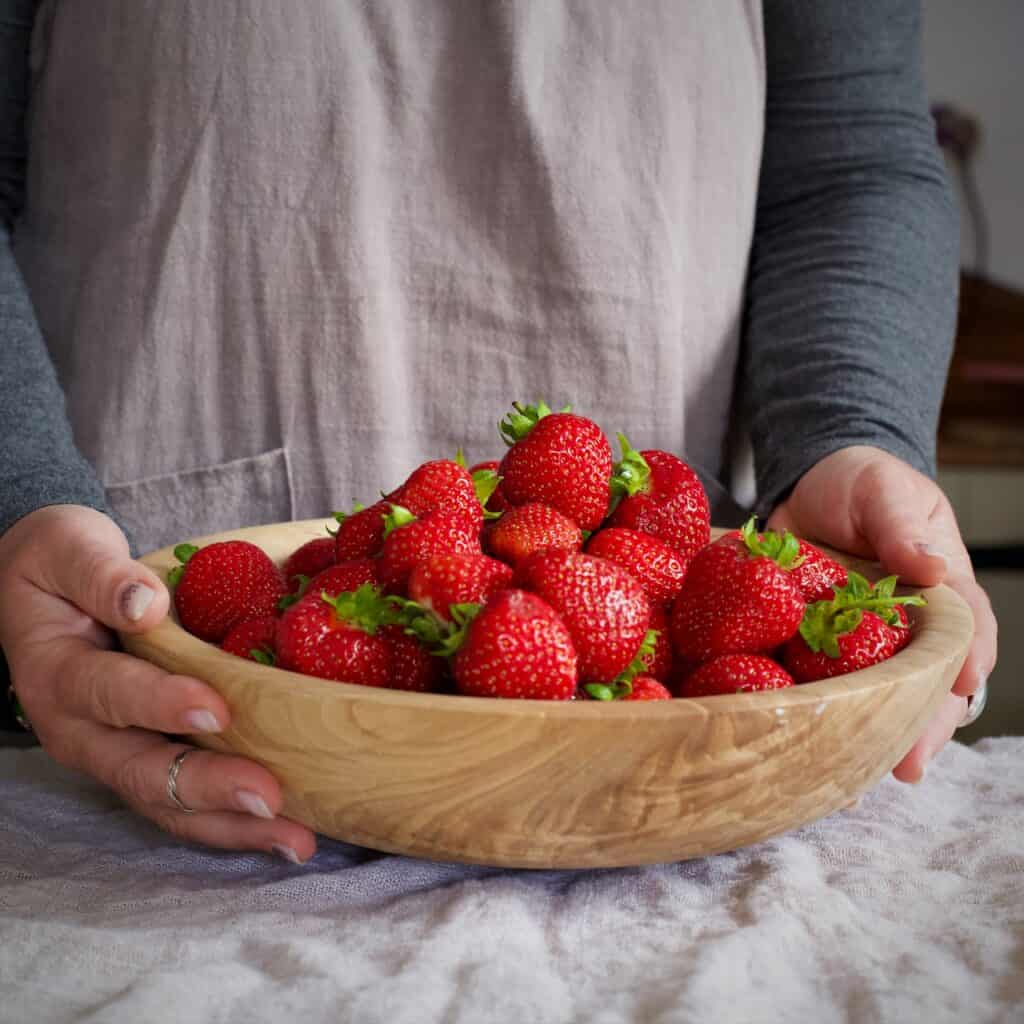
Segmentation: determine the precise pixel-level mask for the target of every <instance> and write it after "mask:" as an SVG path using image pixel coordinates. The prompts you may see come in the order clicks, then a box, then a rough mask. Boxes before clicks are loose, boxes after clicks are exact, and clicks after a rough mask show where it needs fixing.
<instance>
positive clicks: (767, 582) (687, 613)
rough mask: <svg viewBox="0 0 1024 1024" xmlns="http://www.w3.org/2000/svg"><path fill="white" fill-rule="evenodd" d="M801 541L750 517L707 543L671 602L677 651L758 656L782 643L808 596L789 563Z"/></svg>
mask: <svg viewBox="0 0 1024 1024" xmlns="http://www.w3.org/2000/svg"><path fill="white" fill-rule="evenodd" d="M798 550H799V543H798V541H797V539H796V538H795V537H794V536H793V535H792V534H791V533H789V532H788V531H787V532H786V533H784V534H781V535H780V534H778V533H775V532H774V531H772V530H766V531H765V532H764V534H763V535H760V536H759V535H758V533H757V532H756V520H754V519H753V518H751V519H749V520H748V521H747V522H746V524H745V525H744V526H743V528H742V529H740V530H733V531H732V532H730V533H727V534H725V535H724V536H722V537H720V538H719V539H718V540H717V541H715V542H714V543H713V544H709V545H708V546H707V547H705V548H702V549H701V550H700V551H699V552H698V553H697V554H696V555H695V556H694V557H693V561H692V562H690V567H689V568H688V569H687V572H686V579H685V580H684V581H683V587H682V590H680V591H679V595H678V596H677V597H676V600H675V603H674V604H673V606H672V620H671V629H672V643H673V645H674V647H675V650H676V653H677V654H679V655H681V656H682V657H684V658H691V659H693V660H695V661H707V660H708V659H709V658H713V657H715V656H716V655H719V654H758V653H762V652H764V651H769V650H771V649H772V648H773V647H777V646H779V644H782V643H785V641H786V640H788V639H789V638H790V637H791V636H792V635H793V634H794V633H795V632H796V631H797V628H798V627H799V625H800V620H801V618H802V617H803V614H804V608H805V602H804V599H803V596H802V595H801V593H800V588H799V587H798V586H797V585H796V583H795V582H794V581H793V579H792V578H791V577H790V575H789V573H788V572H787V571H786V569H787V568H788V567H789V566H790V565H792V563H793V561H794V560H795V559H796V557H797V552H798Z"/></svg>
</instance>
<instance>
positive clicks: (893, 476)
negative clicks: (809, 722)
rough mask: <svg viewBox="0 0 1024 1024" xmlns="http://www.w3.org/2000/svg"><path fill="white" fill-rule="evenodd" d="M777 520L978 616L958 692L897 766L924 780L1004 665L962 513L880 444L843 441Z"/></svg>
mask: <svg viewBox="0 0 1024 1024" xmlns="http://www.w3.org/2000/svg"><path fill="white" fill-rule="evenodd" d="M768 526H769V527H772V528H773V529H776V530H782V529H787V530H791V531H792V532H793V533H795V534H796V535H797V536H798V537H803V538H805V539H806V540H809V541H812V542H814V541H818V542H820V543H822V544H826V545H829V546H830V547H833V548H837V549H839V550H840V551H847V552H849V553H850V554H853V555H858V556H860V557H861V558H870V559H877V560H878V561H879V562H881V564H882V568H883V569H884V571H885V572H887V573H895V574H897V575H898V576H899V577H900V582H901V583H906V584H910V585H911V586H921V587H931V586H935V585H936V584H938V583H946V584H947V585H948V586H950V587H952V588H953V589H954V590H956V591H957V593H959V594H960V596H961V597H962V598H963V599H964V600H965V601H966V602H967V603H968V605H970V608H971V611H972V612H973V613H974V641H973V643H972V644H971V648H970V651H969V652H968V654H967V660H966V661H965V662H964V666H963V668H962V669H961V670H960V674H959V676H957V679H956V682H955V683H954V684H953V689H952V692H951V693H950V695H949V697H948V698H947V699H946V701H945V703H944V704H943V705H942V707H941V708H940V710H939V711H938V713H937V714H936V715H935V717H934V718H933V719H932V720H931V722H929V723H928V726H927V728H926V729H925V731H924V733H923V735H921V736H920V737H919V739H918V740H917V742H916V743H915V744H914V746H913V747H912V748H911V750H910V752H909V753H908V754H907V755H906V757H904V758H903V760H902V761H900V763H899V764H898V765H896V767H895V768H894V769H893V775H895V776H896V778H897V779H899V780H900V781H902V782H918V781H920V779H921V778H922V776H923V775H924V771H925V767H926V765H927V764H928V761H929V760H930V759H931V758H932V757H934V756H935V754H936V753H938V751H939V750H941V749H942V747H943V746H944V745H945V744H946V742H947V740H949V739H950V738H951V737H952V735H953V732H954V731H955V730H956V728H957V726H958V725H959V724H960V722H961V721H962V720H963V717H964V712H965V710H966V706H967V700H966V698H967V697H968V696H969V695H970V694H972V693H974V692H975V691H976V690H977V689H978V688H979V686H981V684H982V683H983V682H984V680H985V679H986V678H987V677H988V675H989V673H990V672H991V671H992V668H993V666H994V665H995V662H996V620H995V616H994V615H993V614H992V606H991V604H990V603H989V600H988V596H987V595H986V594H985V591H984V590H982V589H981V587H979V586H978V583H977V581H976V580H975V578H974V569H973V568H972V566H971V560H970V558H969V556H968V554H967V550H966V548H965V547H964V543H963V540H962V539H961V538H960V530H959V527H958V526H957V523H956V516H955V515H954V514H953V509H952V508H951V507H950V504H949V501H948V500H947V498H946V496H945V495H944V494H943V493H942V491H941V490H940V489H939V487H938V486H937V485H936V484H935V482H934V481H932V480H930V479H928V477H926V476H924V475H922V474H921V473H919V472H918V471H917V470H916V469H913V468H912V467H911V466H909V465H908V464H907V463H905V462H903V461H902V460H901V459H898V458H896V457H895V456H893V455H890V454H888V453H887V452H884V451H881V450H880V449H878V448H871V447H866V446H857V447H851V448H843V449H840V450H839V451H836V452H833V453H832V454H831V455H829V456H827V457H826V458H824V459H822V460H821V461H820V462H819V463H817V464H816V465H815V466H813V467H812V468H811V469H810V470H808V472H807V473H805V474H804V475H803V476H802V477H801V478H800V481H799V482H798V483H797V485H796V487H795V488H794V489H793V491H792V493H791V494H790V496H789V498H787V499H786V500H785V501H784V502H782V503H781V504H780V505H779V507H778V508H777V509H776V510H775V511H774V512H773V513H772V515H771V517H770V518H769V520H768Z"/></svg>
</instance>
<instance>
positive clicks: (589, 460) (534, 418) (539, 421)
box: [498, 402, 612, 530]
mask: <svg viewBox="0 0 1024 1024" xmlns="http://www.w3.org/2000/svg"><path fill="white" fill-rule="evenodd" d="M501 433H502V435H503V437H504V439H505V442H506V444H509V445H511V447H510V448H509V450H508V451H507V452H506V453H505V457H504V458H503V459H502V460H501V465H500V466H499V469H498V475H499V476H500V477H501V490H502V493H503V494H504V496H505V499H506V500H507V501H508V503H509V504H510V505H527V504H530V503H534V502H536V503H539V504H542V505H550V506H551V507H552V508H554V509H556V510H557V511H559V512H561V513H562V515H564V516H568V517H569V518H570V519H571V520H572V521H573V522H574V523H576V525H577V526H579V527H580V528H581V529H583V530H596V529H597V528H598V526H600V525H601V521H602V520H603V519H604V517H605V515H606V514H607V511H608V502H609V498H610V492H609V486H610V483H611V476H612V449H611V445H609V444H608V439H607V438H606V437H605V436H604V434H603V433H602V431H601V428H600V427H599V426H598V425H597V424H596V423H594V422H593V420H589V419H586V418H584V417H583V416H577V415H575V414H573V413H571V412H567V411H562V412H552V411H551V410H550V409H549V408H548V407H547V406H546V405H545V404H544V403H543V402H539V403H538V404H537V405H536V406H521V405H520V404H519V403H518V402H516V403H514V405H513V411H512V412H511V413H510V414H509V416H508V417H507V418H506V419H505V420H503V421H502V423H501Z"/></svg>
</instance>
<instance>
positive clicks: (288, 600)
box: [277, 572, 309, 612]
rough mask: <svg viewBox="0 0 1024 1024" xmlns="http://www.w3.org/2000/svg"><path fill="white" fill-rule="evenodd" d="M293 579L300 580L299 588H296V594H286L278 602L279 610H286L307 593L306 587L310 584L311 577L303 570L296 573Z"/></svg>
mask: <svg viewBox="0 0 1024 1024" xmlns="http://www.w3.org/2000/svg"><path fill="white" fill-rule="evenodd" d="M292 579H293V580H298V581H299V587H298V590H296V591H295V593H294V594H285V595H284V597H282V598H281V600H280V601H278V602H277V610H278V611H279V612H284V611H287V610H288V609H289V608H291V606H292V605H293V604H295V603H296V602H297V601H298V600H299V599H300V598H301V597H302V596H303V595H304V594H305V593H306V588H307V587H308V586H309V577H308V576H306V575H304V574H303V573H301V572H300V573H296V574H295V575H294V576H293V577H292Z"/></svg>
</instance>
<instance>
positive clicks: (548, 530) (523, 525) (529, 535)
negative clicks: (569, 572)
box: [486, 502, 583, 566]
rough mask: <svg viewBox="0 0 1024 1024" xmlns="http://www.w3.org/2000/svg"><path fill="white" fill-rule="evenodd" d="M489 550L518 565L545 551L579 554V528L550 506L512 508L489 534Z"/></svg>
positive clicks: (580, 540) (503, 559)
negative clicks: (547, 549)
mask: <svg viewBox="0 0 1024 1024" xmlns="http://www.w3.org/2000/svg"><path fill="white" fill-rule="evenodd" d="M486 538H487V548H488V550H489V551H490V552H491V554H492V555H494V557H495V558H500V559H501V560H502V561H503V562H508V564H509V565H513V566H514V565H518V564H519V563H520V562H521V561H522V560H523V559H524V558H527V557H528V556H529V555H532V554H533V553H534V551H540V550H541V549H542V548H559V549H562V550H567V551H579V549H580V548H581V547H582V545H583V534H582V533H581V532H580V528H579V527H578V526H577V525H576V524H575V523H574V522H573V521H572V520H571V519H569V518H568V517H567V516H564V515H562V513H561V512H559V511H557V510H556V509H553V508H551V507H550V506H549V505H538V504H536V503H535V502H531V503H530V504H528V505H519V506H517V507H515V508H510V509H509V510H508V511H507V512H505V513H504V514H503V515H502V517H501V518H500V519H499V520H498V521H497V522H495V523H494V525H493V526H491V527H490V528H489V529H488V530H487V532H486Z"/></svg>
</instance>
